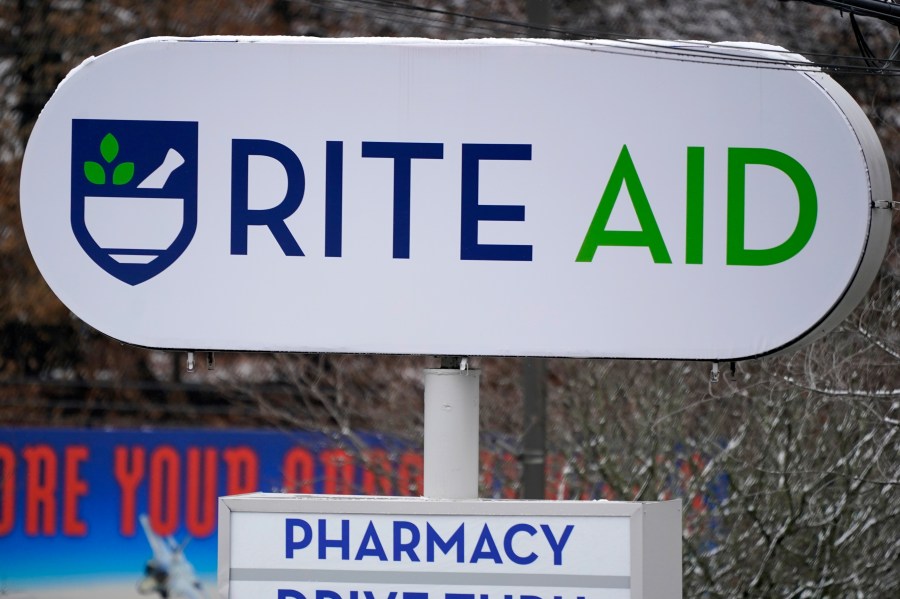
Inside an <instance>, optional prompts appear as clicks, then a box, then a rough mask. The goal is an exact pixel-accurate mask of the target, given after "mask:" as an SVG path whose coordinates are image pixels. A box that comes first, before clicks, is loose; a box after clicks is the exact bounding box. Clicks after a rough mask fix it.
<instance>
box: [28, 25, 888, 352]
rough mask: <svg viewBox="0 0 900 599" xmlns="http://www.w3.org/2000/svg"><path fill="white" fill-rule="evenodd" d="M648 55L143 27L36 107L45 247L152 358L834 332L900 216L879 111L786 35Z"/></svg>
mask: <svg viewBox="0 0 900 599" xmlns="http://www.w3.org/2000/svg"><path fill="white" fill-rule="evenodd" d="M660 47H670V46H660ZM646 48H647V46H646V45H641V44H628V43H618V44H613V43H586V42H556V41H549V40H536V41H527V40H519V41H512V40H503V41H501V40H482V41H465V42H437V41H428V40H402V39H401V40H398V39H368V40H314V39H304V38H271V39H261V38H229V39H224V38H198V39H187V40H186V39H153V40H146V41H142V42H137V43H133V44H129V45H127V46H124V47H122V48H119V49H117V50H114V51H112V52H110V53H108V54H105V55H103V56H101V57H99V58H96V59H90V60H88V61H86V62H85V63H84V64H83V65H82V66H81V67H79V68H78V69H76V70H75V71H73V72H72V73H71V74H70V75H69V77H68V78H67V79H66V80H65V81H64V82H63V83H62V85H60V87H59V89H58V90H57V92H56V94H55V95H54V96H53V98H52V99H51V100H50V102H49V103H48V104H47V107H46V108H45V110H44V112H43V113H42V114H41V117H40V119H39V120H38V122H37V124H36V126H35V129H34V133H33V134H32V137H31V139H30V140H29V144H28V148H27V151H26V154H25V161H24V166H23V169H22V180H21V206H22V217H23V220H24V224H25V231H26V234H27V238H28V243H29V246H30V248H31V251H32V253H33V255H34V258H35V261H36V262H37V265H38V267H39V269H40V271H41V273H42V274H43V275H44V277H45V278H46V280H47V282H48V283H49V285H50V287H51V288H52V289H53V290H54V292H56V294H57V295H58V296H59V297H60V299H61V300H62V301H63V302H64V303H65V304H66V305H67V306H68V307H69V308H70V309H71V310H72V311H73V312H74V313H75V314H76V315H78V316H79V317H80V318H82V319H83V320H84V321H86V322H87V323H88V324H90V325H92V326H93V327H95V328H97V329H98V330H100V331H102V332H103V333H106V334H107V335H110V336H112V337H115V338H117V339H120V340H122V341H125V342H128V343H132V344H136V345H143V346H148V347H156V348H168V349H186V350H194V349H197V350H202V349H206V350H275V351H313V352H379V353H398V354H433V355H479V354H481V355H532V356H583V357H602V356H606V357H626V358H685V359H715V360H729V359H740V358H747V357H753V356H759V355H763V354H767V353H771V352H775V351H778V350H782V349H785V348H787V347H793V346H796V345H797V344H799V343H803V342H805V341H808V340H810V339H813V338H815V337H817V336H820V335H821V334H823V333H824V332H826V331H827V330H829V329H831V328H833V327H834V326H835V325H836V324H837V323H838V322H839V321H840V320H841V319H843V318H844V316H846V314H847V313H848V312H849V311H850V310H852V308H853V307H854V306H855V305H856V304H857V303H858V301H859V300H860V298H861V297H862V295H863V294H864V293H865V291H866V290H867V288H868V286H869V284H870V283H871V281H872V279H873V277H874V275H875V272H876V270H877V267H878V265H879V263H880V262H881V259H882V257H883V255H884V250H885V247H886V243H887V236H888V233H889V227H890V210H889V208H888V206H889V205H890V204H889V200H890V184H889V179H888V171H887V164H886V161H885V157H884V154H883V151H882V149H881V146H880V144H879V143H878V140H877V138H876V136H875V133H874V132H873V130H872V128H871V126H870V124H869V123H868V121H867V120H866V119H865V117H864V115H863V113H862V111H861V110H860V108H859V107H858V106H857V105H856V104H855V103H854V102H853V100H852V99H851V98H850V97H849V96H848V95H847V94H846V92H844V91H843V90H842V89H841V88H840V87H838V86H837V85H836V84H835V83H834V82H833V81H832V80H831V79H830V78H829V77H828V76H826V75H824V74H822V73H820V72H817V71H816V70H815V69H813V68H811V67H789V66H780V67H779V68H769V67H772V66H773V65H772V64H771V62H769V63H756V64H748V63H747V62H746V61H747V60H762V61H771V60H772V59H773V57H774V58H781V57H783V56H784V54H783V52H779V51H777V49H772V48H761V47H752V48H751V47H748V48H735V47H734V46H715V45H706V44H693V45H690V47H689V49H688V50H685V51H684V52H686V57H685V56H682V54H681V53H680V54H679V56H680V57H681V58H683V60H678V61H673V60H659V59H658V58H655V56H656V54H653V53H647V52H645V51H644V50H646ZM758 67H766V68H758Z"/></svg>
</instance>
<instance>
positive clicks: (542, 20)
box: [525, 0, 550, 37]
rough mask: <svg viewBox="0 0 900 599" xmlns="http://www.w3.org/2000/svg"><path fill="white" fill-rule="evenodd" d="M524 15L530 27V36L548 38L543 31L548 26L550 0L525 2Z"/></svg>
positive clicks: (529, 0)
mask: <svg viewBox="0 0 900 599" xmlns="http://www.w3.org/2000/svg"><path fill="white" fill-rule="evenodd" d="M525 14H526V16H527V17H528V24H529V25H530V26H531V35H533V36H535V37H549V36H548V35H547V32H546V31H545V29H547V27H548V26H549V25H550V0H526V2H525Z"/></svg>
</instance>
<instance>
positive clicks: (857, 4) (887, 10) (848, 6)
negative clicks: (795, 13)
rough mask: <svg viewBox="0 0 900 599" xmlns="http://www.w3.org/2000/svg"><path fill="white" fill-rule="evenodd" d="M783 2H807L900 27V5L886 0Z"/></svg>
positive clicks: (791, 0) (793, 0) (788, 0)
mask: <svg viewBox="0 0 900 599" xmlns="http://www.w3.org/2000/svg"><path fill="white" fill-rule="evenodd" d="M781 1H782V2H805V3H807V4H818V5H819V6H827V7H828V8H835V9H837V10H840V11H842V12H846V13H849V14H851V15H856V16H860V17H874V18H876V19H881V20H882V21H886V22H888V23H890V24H891V25H897V26H900V4H895V3H893V2H887V1H886V0H781Z"/></svg>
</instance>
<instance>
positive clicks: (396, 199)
mask: <svg viewBox="0 0 900 599" xmlns="http://www.w3.org/2000/svg"><path fill="white" fill-rule="evenodd" d="M251 156H259V157H264V158H268V159H271V160H274V161H276V162H277V163H278V165H279V166H280V167H281V168H282V169H283V171H284V173H285V175H286V177H287V183H288V185H287V191H286V192H285V194H284V198H283V199H282V200H281V201H280V202H279V203H278V204H277V205H275V206H273V207H271V208H264V209H252V208H250V197H249V196H250V167H249V164H250V157H251ZM362 157H363V158H389V159H391V160H392V161H393V168H394V170H393V174H394V176H393V182H394V190H393V227H394V230H393V237H392V248H393V249H392V257H393V258H394V259H396V260H405V259H408V258H409V257H410V237H411V234H410V228H411V224H410V220H411V214H412V198H411V196H412V191H411V189H412V163H413V160H441V159H443V158H444V144H442V143H423V142H388V141H364V142H362ZM488 160H491V161H501V160H531V145H530V144H462V172H461V190H462V195H461V200H460V201H461V211H460V214H461V222H460V258H461V259H462V260H499V261H531V259H532V246H530V245H504V244H487V243H480V242H479V241H478V225H479V223H481V222H484V221H495V222H522V221H524V220H525V207H524V206H506V205H492V204H482V203H480V200H479V187H478V181H479V172H480V171H479V169H480V164H481V162H484V161H488ZM305 190H306V175H305V173H304V170H303V163H302V162H301V160H300V158H299V157H298V156H297V155H296V154H295V153H294V152H293V151H292V150H291V149H290V148H288V147H287V146H285V145H283V144H280V143H278V142H276V141H272V140H266V139H233V140H232V141H231V254H232V255H247V253H248V251H249V248H248V236H249V230H250V227H266V228H268V230H269V232H270V233H271V234H272V236H273V237H274V238H275V241H276V242H277V243H278V246H279V247H280V248H281V251H282V252H283V253H284V255H286V256H303V255H305V254H304V252H303V250H302V249H301V247H300V244H299V243H298V242H297V240H296V239H295V238H294V236H293V234H292V233H291V231H290V229H288V226H287V224H286V223H285V220H286V219H287V218H289V217H290V216H292V215H293V214H294V213H295V212H296V211H297V209H298V208H299V207H300V204H301V202H302V201H303V195H304V192H305ZM343 223H344V142H343V141H339V140H331V141H326V142H325V252H324V255H325V257H327V258H340V257H341V256H342V255H343V241H344V236H343Z"/></svg>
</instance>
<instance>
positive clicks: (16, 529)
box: [0, 428, 422, 599]
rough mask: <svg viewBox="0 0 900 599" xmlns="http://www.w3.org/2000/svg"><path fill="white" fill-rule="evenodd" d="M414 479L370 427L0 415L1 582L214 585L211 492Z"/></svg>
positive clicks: (378, 484)
mask: <svg viewBox="0 0 900 599" xmlns="http://www.w3.org/2000/svg"><path fill="white" fill-rule="evenodd" d="M421 488H422V456H421V452H420V450H419V448H417V447H412V446H409V445H408V444H405V443H403V442H401V441H398V440H396V439H389V438H384V437H380V436H377V435H372V434H354V435H351V436H330V435H327V434H324V433H313V432H298V433H289V432H276V431H249V430H248V431H233V430H227V431H224V430H205V429H182V430H177V429H172V430H107V431H104V430H96V429H36V428H29V429H18V428H0V595H3V594H8V595H11V596H22V597H25V596H28V597H35V598H38V597H40V598H43V597H60V598H75V597H91V598H92V599H98V598H99V599H102V598H103V597H110V598H112V597H117V598H121V597H132V596H133V597H136V596H138V595H157V596H165V595H163V592H162V591H167V592H166V594H167V595H168V596H170V597H174V596H183V597H212V596H214V593H213V589H214V587H213V586H212V585H213V581H214V579H215V572H216V545H217V543H216V528H217V500H218V497H219V496H220V495H233V494H239V493H249V492H254V491H278V492H280V491H287V492H302V493H331V494H379V495H420V494H421ZM173 560H174V562H179V560H180V563H181V564H182V570H185V571H187V576H188V577H189V582H190V586H191V587H192V590H190V591H184V592H182V593H180V594H178V593H173V591H174V590H175V586H173V585H174V583H175V581H174V580H167V579H165V576H168V570H169V569H171V567H172V566H173V563H174V562H173Z"/></svg>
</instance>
